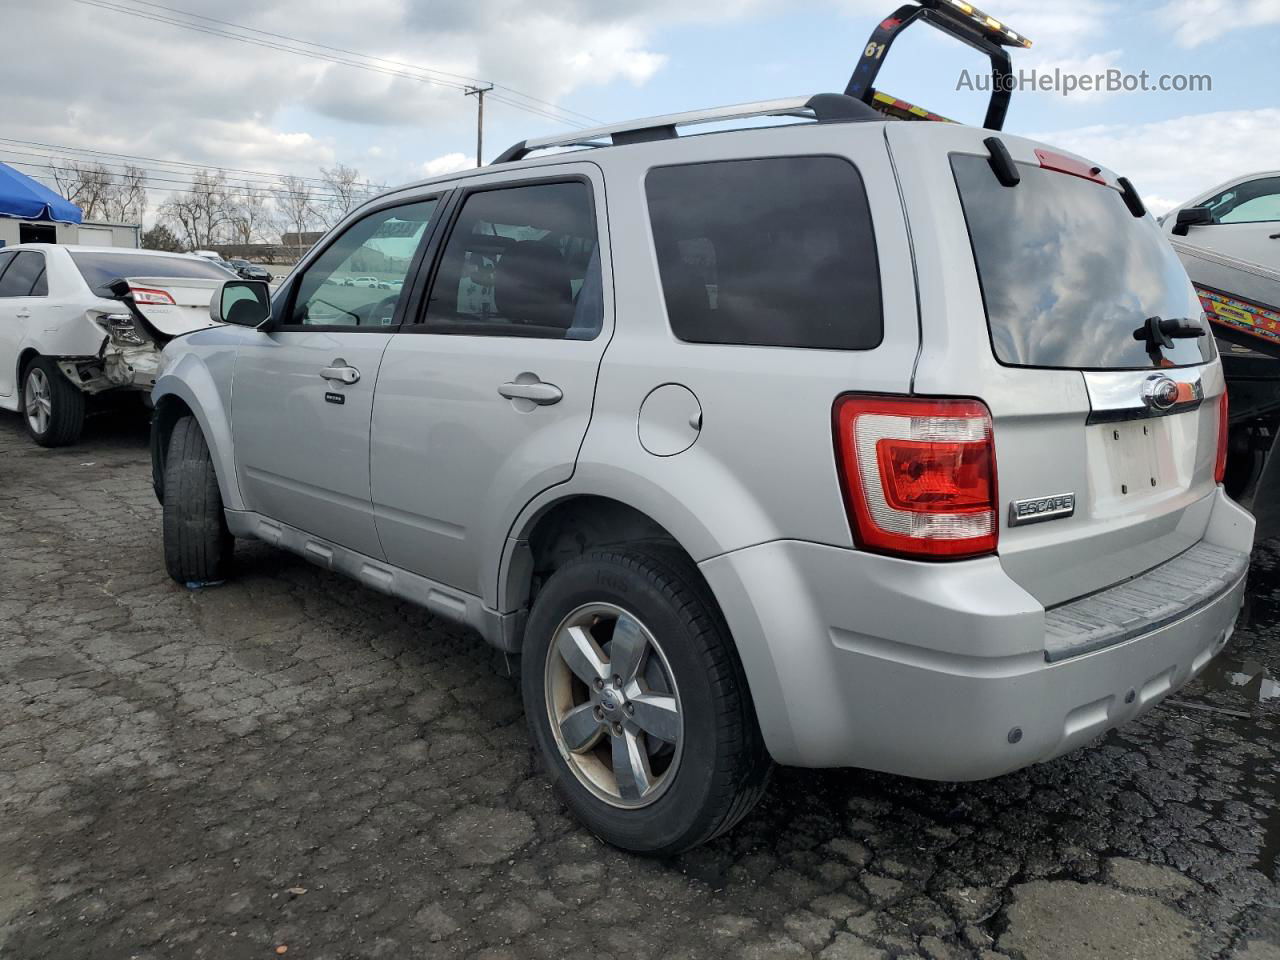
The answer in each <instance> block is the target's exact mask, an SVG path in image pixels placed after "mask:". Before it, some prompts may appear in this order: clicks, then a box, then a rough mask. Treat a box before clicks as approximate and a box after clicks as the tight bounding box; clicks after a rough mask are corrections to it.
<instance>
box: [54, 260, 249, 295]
mask: <svg viewBox="0 0 1280 960" xmlns="http://www.w3.org/2000/svg"><path fill="white" fill-rule="evenodd" d="M71 259H72V260H73V261H74V262H75V265H76V268H77V269H78V270H79V271H80V276H82V277H84V282H85V283H87V284H88V285H89V288H90V289H93V288H95V287H100V286H102V285H103V284H104V283H109V282H110V281H112V280H118V279H120V278H122V277H123V278H124V279H126V280H128V279H129V278H131V277H189V278H194V279H203V280H217V281H218V282H219V283H221V282H222V281H223V280H229V279H231V277H230V275H229V274H228V273H227V271H225V270H223V269H222V268H221V267H219V266H216V265H215V264H212V263H210V262H209V261H207V260H205V259H203V258H200V257H191V258H187V257H165V256H154V257H153V256H148V255H147V254H145V253H86V252H80V251H75V250H73V251H71Z"/></svg>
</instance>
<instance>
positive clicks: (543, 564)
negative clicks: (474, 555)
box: [505, 496, 693, 610]
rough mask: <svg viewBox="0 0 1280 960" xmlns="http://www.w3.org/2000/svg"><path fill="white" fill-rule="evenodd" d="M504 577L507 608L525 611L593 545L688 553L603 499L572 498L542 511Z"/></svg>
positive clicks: (648, 521) (646, 519) (636, 514)
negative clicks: (657, 547) (650, 546)
mask: <svg viewBox="0 0 1280 960" xmlns="http://www.w3.org/2000/svg"><path fill="white" fill-rule="evenodd" d="M523 540H524V543H525V545H524V546H522V547H520V548H518V549H517V551H516V555H515V556H514V557H513V559H512V562H511V566H510V569H509V571H508V574H507V584H506V593H505V602H506V609H508V610H522V609H523V610H527V609H528V608H529V607H530V606H531V605H532V603H533V599H534V597H536V596H537V594H538V591H539V590H540V589H541V588H542V585H543V584H544V583H546V582H547V579H548V578H549V577H550V576H551V575H552V574H553V573H555V572H556V570H557V569H559V568H560V567H562V566H564V564H566V563H568V562H569V561H570V560H573V559H574V558H576V557H580V556H582V554H584V553H586V552H587V551H588V550H593V549H595V548H597V547H605V546H619V545H623V544H627V545H634V544H641V543H650V544H661V545H663V546H664V547H666V548H669V549H675V550H679V551H680V552H681V553H683V554H684V555H685V556H686V557H688V558H689V562H690V563H693V558H692V557H689V553H688V551H686V550H685V549H684V547H682V546H681V545H680V542H679V541H678V540H677V539H676V538H675V537H674V536H672V534H671V533H670V531H668V530H667V529H666V528H665V527H663V526H662V524H660V523H658V522H657V521H656V520H654V519H653V518H652V517H650V516H648V515H647V514H645V513H642V512H641V511H639V510H637V509H635V508H634V507H629V506H627V505H626V504H625V503H620V502H619V501H617V500H610V499H609V498H608V497H597V496H576V497H570V498H568V499H566V500H561V501H559V502H558V503H555V504H553V505H552V506H550V507H548V508H547V509H545V510H544V511H543V512H542V514H540V515H539V516H538V517H537V519H536V520H535V521H534V523H533V526H532V527H531V528H530V529H529V531H528V533H527V534H526V535H525V536H524V537H523Z"/></svg>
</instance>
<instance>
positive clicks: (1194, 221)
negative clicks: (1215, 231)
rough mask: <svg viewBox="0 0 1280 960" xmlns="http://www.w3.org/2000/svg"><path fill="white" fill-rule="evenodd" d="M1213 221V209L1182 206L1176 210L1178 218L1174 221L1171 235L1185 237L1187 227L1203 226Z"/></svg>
mask: <svg viewBox="0 0 1280 960" xmlns="http://www.w3.org/2000/svg"><path fill="white" fill-rule="evenodd" d="M1213 222H1214V219H1213V211H1212V210H1210V209H1209V208H1208V207H1184V208H1183V209H1181V210H1179V211H1178V219H1177V220H1175V221H1174V224H1173V235H1174V236H1175V237H1185V236H1186V235H1187V228H1188V227H1205V226H1208V225H1209V224H1211V223H1213Z"/></svg>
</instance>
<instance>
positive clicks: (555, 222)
mask: <svg viewBox="0 0 1280 960" xmlns="http://www.w3.org/2000/svg"><path fill="white" fill-rule="evenodd" d="M603 323H604V300H603V293H602V289H601V272H600V252H599V245H598V243H597V237H596V217H595V208H594V205H593V203H592V194H591V186H590V185H589V184H588V183H586V182H585V181H581V180H572V181H563V182H554V183H533V184H526V185H518V186H506V187H499V188H495V189H485V190H481V191H478V192H476V193H472V194H470V195H469V196H468V197H467V198H466V200H465V201H464V202H463V204H462V210H461V211H460V212H459V214H458V217H457V220H456V221H455V223H454V225H453V229H452V231H451V232H450V234H449V240H448V243H446V245H445V248H444V253H443V254H442V255H441V257H440V267H439V269H438V270H437V271H436V277H435V281H434V283H433V285H432V289H431V299H430V302H429V305H428V309H427V314H426V318H425V320H424V324H425V326H424V327H422V328H420V329H422V330H423V331H424V332H427V333H445V334H453V335H462V336H498V337H537V338H541V339H547V340H593V339H595V337H596V336H597V334H599V333H600V330H601V327H602V325H603Z"/></svg>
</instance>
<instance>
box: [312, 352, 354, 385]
mask: <svg viewBox="0 0 1280 960" xmlns="http://www.w3.org/2000/svg"><path fill="white" fill-rule="evenodd" d="M320 376H322V377H324V378H325V379H326V380H333V381H334V382H336V383H347V384H350V383H355V382H356V381H358V380H359V379H360V371H359V370H357V369H356V368H355V367H353V366H351V365H349V364H348V363H347V361H345V360H343V359H342V358H341V357H339V358H338V359H336V360H334V361H333V365H332V366H328V367H325V368H324V369H323V370H321V371H320Z"/></svg>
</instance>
